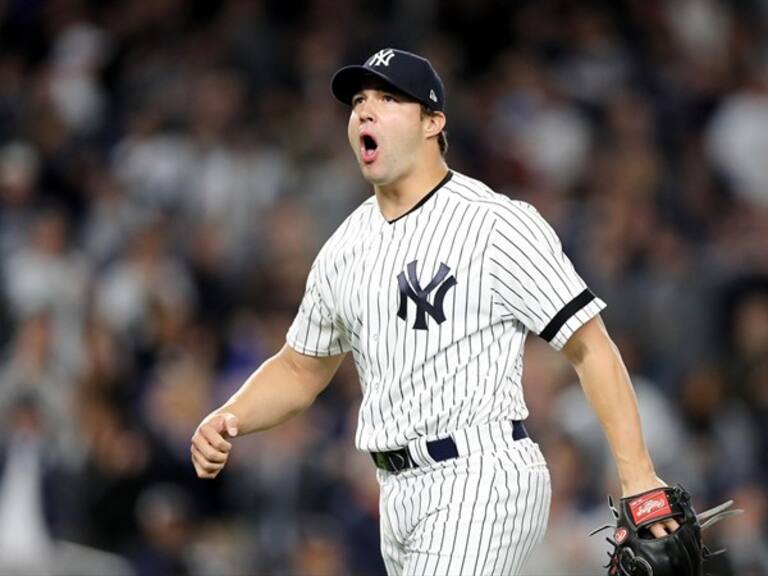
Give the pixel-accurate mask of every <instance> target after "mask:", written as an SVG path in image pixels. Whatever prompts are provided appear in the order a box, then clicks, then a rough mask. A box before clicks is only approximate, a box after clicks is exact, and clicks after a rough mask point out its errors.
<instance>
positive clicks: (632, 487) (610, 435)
mask: <svg viewBox="0 0 768 576" xmlns="http://www.w3.org/2000/svg"><path fill="white" fill-rule="evenodd" d="M574 368H575V369H576V372H577V373H578V375H579V380H580V381H581V385H582V387H583V389H584V392H585V394H586V395H587V398H588V399H589V401H590V403H591V405H592V408H593V409H594V411H595V413H596V415H597V417H598V419H599V420H600V423H601V424H602V427H603V430H604V431H605V435H606V437H607V439H608V443H609V444H610V446H611V451H612V452H613V456H614V459H615V461H616V466H617V468H618V474H619V478H620V480H621V484H622V487H623V489H624V491H625V493H632V492H636V491H638V490H641V489H645V488H647V484H648V482H649V480H651V479H656V473H655V471H654V469H653V463H652V462H651V458H650V456H649V454H648V450H647V448H646V445H645V441H644V440H643V434H642V426H641V423H640V415H639V413H638V408H637V398H636V397H635V392H634V389H633V388H632V384H631V382H630V378H629V375H628V374H627V370H626V368H625V366H624V362H623V361H622V359H621V355H620V354H619V351H618V349H617V348H616V346H615V345H614V344H613V342H612V341H611V340H610V338H608V336H607V335H606V336H605V338H601V339H591V340H589V343H588V345H586V346H584V349H583V350H582V354H581V355H580V358H579V361H578V362H574Z"/></svg>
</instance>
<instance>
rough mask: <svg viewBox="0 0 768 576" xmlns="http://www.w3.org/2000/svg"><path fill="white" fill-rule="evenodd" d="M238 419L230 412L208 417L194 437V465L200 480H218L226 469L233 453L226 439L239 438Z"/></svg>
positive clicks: (192, 446)
mask: <svg viewBox="0 0 768 576" xmlns="http://www.w3.org/2000/svg"><path fill="white" fill-rule="evenodd" d="M237 432H238V422H237V417H236V416H235V415H234V414H232V413H230V412H220V413H218V414H210V415H209V416H207V417H206V418H205V419H204V420H203V421H202V422H200V425H199V426H198V427H197V430H195V433H194V434H193V435H192V445H191V446H190V452H191V453H192V464H194V466H195V472H197V477H198V478H216V476H218V474H219V472H221V470H222V469H223V468H224V466H225V465H226V463H227V460H228V459H229V453H230V452H231V451H232V444H231V443H230V442H227V440H226V438H234V437H235V436H237Z"/></svg>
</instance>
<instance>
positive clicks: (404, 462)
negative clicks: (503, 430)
mask: <svg viewBox="0 0 768 576" xmlns="http://www.w3.org/2000/svg"><path fill="white" fill-rule="evenodd" d="M523 438H528V431H527V430H526V429H525V425H524V424H523V421H522V420H515V421H514V422H512V439H513V440H522V439H523ZM426 446H427V452H428V453H429V456H430V457H431V458H432V460H434V461H435V462H442V461H443V460H450V459H451V458H456V457H457V456H458V455H459V449H458V448H457V446H456V441H455V440H454V439H453V438H452V437H451V436H448V437H447V438H440V439H439V440H430V441H429V442H427V444H426ZM370 454H371V457H372V458H373V462H374V464H376V467H377V468H381V469H382V470H386V471H388V472H401V471H403V470H408V469H409V468H417V467H418V466H419V465H418V464H417V463H416V461H415V460H414V459H413V456H411V451H410V450H409V449H408V447H407V446H406V447H405V448H400V449H398V450H389V451H388V452H371V453H370Z"/></svg>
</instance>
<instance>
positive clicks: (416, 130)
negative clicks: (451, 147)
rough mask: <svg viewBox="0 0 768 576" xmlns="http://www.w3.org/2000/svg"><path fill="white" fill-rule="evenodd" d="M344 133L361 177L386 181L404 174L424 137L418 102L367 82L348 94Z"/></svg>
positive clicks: (413, 163) (379, 182)
mask: <svg viewBox="0 0 768 576" xmlns="http://www.w3.org/2000/svg"><path fill="white" fill-rule="evenodd" d="M347 135H348V137H349V143H350V145H351V146H352V150H353V151H354V153H355V157H356V158H357V162H358V164H359V165H360V170H361V171H362V173H363V177H364V178H365V179H366V180H368V181H369V182H370V183H371V184H377V185H387V184H391V183H393V182H396V181H397V180H399V179H400V178H403V177H404V176H406V175H408V174H409V173H410V172H411V171H412V170H413V169H414V167H415V166H417V165H418V161H419V159H420V157H421V152H422V150H423V149H424V145H425V138H424V132H423V129H422V116H421V106H420V105H419V104H418V103H417V102H414V101H412V100H409V99H408V98H406V97H405V96H402V95H400V94H398V93H397V92H393V91H391V90H388V89H387V87H386V86H371V87H366V88H363V89H362V90H360V92H358V93H357V94H355V95H354V96H353V98H352V112H351V114H350V116H349V126H348V128H347Z"/></svg>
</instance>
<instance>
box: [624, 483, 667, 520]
mask: <svg viewBox="0 0 768 576" xmlns="http://www.w3.org/2000/svg"><path fill="white" fill-rule="evenodd" d="M629 510H630V511H631V512H632V519H633V520H634V521H635V524H637V525H638V526H639V525H640V524H645V523H646V522H648V521H649V520H654V519H656V518H661V517H662V516H667V515H670V514H672V509H671V508H670V506H669V501H668V500H667V495H666V494H665V493H664V491H663V490H657V491H655V492H650V493H648V494H645V495H643V496H640V497H639V498H637V499H635V500H632V501H631V502H630V503H629Z"/></svg>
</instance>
